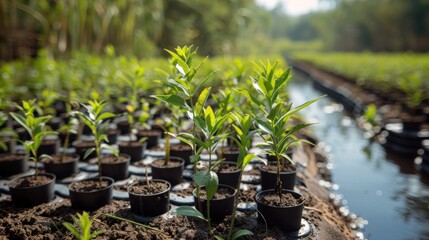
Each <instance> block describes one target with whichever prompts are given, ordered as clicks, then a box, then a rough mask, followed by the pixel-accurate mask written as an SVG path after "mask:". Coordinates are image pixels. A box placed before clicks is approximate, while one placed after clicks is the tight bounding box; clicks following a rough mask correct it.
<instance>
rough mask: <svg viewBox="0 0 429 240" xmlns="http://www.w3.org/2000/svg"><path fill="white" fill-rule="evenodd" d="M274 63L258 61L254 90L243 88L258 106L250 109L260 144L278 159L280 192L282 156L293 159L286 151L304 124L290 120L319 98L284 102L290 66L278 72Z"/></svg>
mask: <svg viewBox="0 0 429 240" xmlns="http://www.w3.org/2000/svg"><path fill="white" fill-rule="evenodd" d="M276 67H277V63H275V64H274V65H271V64H270V62H268V63H267V64H264V63H262V62H261V63H260V65H256V66H255V68H256V71H255V74H256V76H253V77H251V79H252V86H253V88H254V90H255V92H256V93H251V92H247V91H243V93H245V95H246V96H247V97H248V98H249V101H251V102H252V103H253V104H255V105H256V106H258V107H259V109H258V110H255V111H254V112H252V114H253V115H254V117H255V123H256V125H257V127H258V134H259V135H260V136H261V137H262V139H263V140H264V141H263V142H262V143H261V144H260V146H261V147H263V148H265V149H266V150H267V152H268V154H270V155H274V156H275V157H276V160H277V184H276V188H275V189H276V190H277V192H279V193H281V190H282V186H281V181H280V169H281V167H282V166H284V159H287V160H289V161H290V163H291V164H294V163H293V162H292V159H290V157H289V156H288V155H287V154H286V151H287V150H288V148H289V147H290V146H292V145H293V144H295V143H297V142H300V141H302V140H299V139H298V138H296V137H295V135H294V134H295V133H297V132H298V131H299V130H301V129H303V128H305V127H307V126H308V125H309V124H306V123H298V124H294V123H292V119H293V118H294V116H295V114H296V113H297V112H298V111H300V110H301V109H303V108H306V107H307V106H309V105H310V104H312V103H313V102H315V101H317V100H318V99H319V98H316V99H313V100H310V101H307V102H305V103H304V104H302V105H300V106H298V107H295V108H293V107H292V103H286V96H285V95H284V94H283V92H284V90H285V86H286V84H287V82H288V80H289V72H290V71H289V69H287V70H285V71H279V72H278V71H277V69H276Z"/></svg>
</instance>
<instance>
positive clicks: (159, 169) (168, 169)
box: [150, 157, 185, 186]
mask: <svg viewBox="0 0 429 240" xmlns="http://www.w3.org/2000/svg"><path fill="white" fill-rule="evenodd" d="M155 161H162V162H164V159H158V160H155ZM170 162H171V163H174V164H175V166H159V165H157V164H154V163H152V164H151V165H150V166H151V170H152V178H154V179H162V180H166V181H168V182H169V183H170V184H171V186H174V185H177V184H179V183H181V182H182V181H183V170H184V168H185V161H184V160H183V159H181V158H178V157H170Z"/></svg>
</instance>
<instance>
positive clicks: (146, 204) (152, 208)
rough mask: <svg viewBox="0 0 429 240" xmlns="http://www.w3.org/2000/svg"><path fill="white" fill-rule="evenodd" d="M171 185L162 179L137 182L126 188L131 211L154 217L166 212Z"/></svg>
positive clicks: (139, 214)
mask: <svg viewBox="0 0 429 240" xmlns="http://www.w3.org/2000/svg"><path fill="white" fill-rule="evenodd" d="M170 188H171V185H170V183H168V182H167V181H164V180H158V179H155V180H151V181H149V184H148V183H147V182H138V183H135V184H133V185H131V186H130V187H129V188H128V194H129V199H130V204H131V212H132V213H134V214H136V215H138V216H144V217H154V216H158V215H161V214H164V213H166V212H168V210H169V204H170V194H169V193H170Z"/></svg>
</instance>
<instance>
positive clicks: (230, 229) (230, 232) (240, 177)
mask: <svg viewBox="0 0 429 240" xmlns="http://www.w3.org/2000/svg"><path fill="white" fill-rule="evenodd" d="M243 170H244V169H241V170H240V176H239V177H238V179H239V180H238V184H237V187H236V189H237V193H236V194H235V198H234V209H233V210H232V219H231V223H230V224H229V231H228V237H227V239H228V240H229V239H231V236H232V231H233V228H234V222H235V214H236V213H237V204H238V198H239V197H240V184H241V179H242V177H243Z"/></svg>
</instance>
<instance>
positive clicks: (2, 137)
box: [0, 112, 28, 177]
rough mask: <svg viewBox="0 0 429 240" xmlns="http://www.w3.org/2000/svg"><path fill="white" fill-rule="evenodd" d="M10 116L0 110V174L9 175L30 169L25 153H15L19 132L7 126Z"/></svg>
mask: <svg viewBox="0 0 429 240" xmlns="http://www.w3.org/2000/svg"><path fill="white" fill-rule="evenodd" d="M7 122H8V117H7V115H6V114H5V113H4V112H0V126H1V127H0V176H2V177H7V176H11V175H15V174H18V173H23V172H25V171H27V170H28V164H27V161H26V158H27V156H26V155H25V154H18V153H15V145H16V140H15V138H16V136H17V134H16V133H15V132H14V131H13V130H12V129H11V128H9V127H8V126H7Z"/></svg>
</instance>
